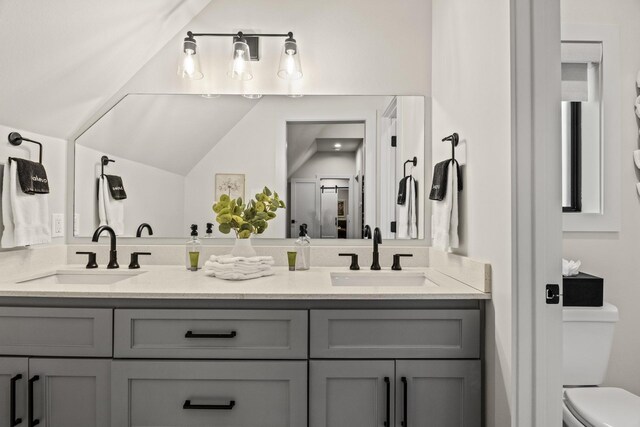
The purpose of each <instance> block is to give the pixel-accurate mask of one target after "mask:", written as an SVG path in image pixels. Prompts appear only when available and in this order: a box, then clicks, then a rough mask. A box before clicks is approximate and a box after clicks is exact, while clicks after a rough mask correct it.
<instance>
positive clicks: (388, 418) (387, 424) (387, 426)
mask: <svg viewBox="0 0 640 427" xmlns="http://www.w3.org/2000/svg"><path fill="white" fill-rule="evenodd" d="M384 382H385V384H386V385H387V413H386V418H385V422H384V427H391V381H389V377H384Z"/></svg>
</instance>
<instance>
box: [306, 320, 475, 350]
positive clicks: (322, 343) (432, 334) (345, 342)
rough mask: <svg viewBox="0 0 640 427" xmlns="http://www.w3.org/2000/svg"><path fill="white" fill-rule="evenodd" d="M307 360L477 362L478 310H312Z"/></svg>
mask: <svg viewBox="0 0 640 427" xmlns="http://www.w3.org/2000/svg"><path fill="white" fill-rule="evenodd" d="M310 334H311V357H312V358H366V359H372V358H383V359H384V358H390V359H391V358H393V359H402V358H406V359H414V358H415V359H431V358H433V359H448V358H451V359H472V358H479V357H480V310H474V309H470V310H312V311H311V332H310Z"/></svg>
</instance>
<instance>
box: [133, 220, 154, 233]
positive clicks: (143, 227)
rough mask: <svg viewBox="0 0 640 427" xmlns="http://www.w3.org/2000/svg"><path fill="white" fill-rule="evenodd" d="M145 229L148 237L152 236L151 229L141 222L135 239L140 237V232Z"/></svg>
mask: <svg viewBox="0 0 640 427" xmlns="http://www.w3.org/2000/svg"><path fill="white" fill-rule="evenodd" d="M145 228H146V229H147V231H149V236H153V228H151V226H150V225H149V224H147V223H146V222H143V223H142V224H140V226H139V227H138V231H136V237H142V231H143V230H144V229H145Z"/></svg>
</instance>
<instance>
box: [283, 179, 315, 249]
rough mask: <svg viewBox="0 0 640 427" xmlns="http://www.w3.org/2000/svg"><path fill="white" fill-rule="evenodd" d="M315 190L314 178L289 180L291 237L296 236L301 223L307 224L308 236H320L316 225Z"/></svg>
mask: <svg viewBox="0 0 640 427" xmlns="http://www.w3.org/2000/svg"><path fill="white" fill-rule="evenodd" d="M316 191H317V184H316V180H315V179H292V180H291V224H290V225H291V237H294V238H295V237H298V234H300V225H301V224H307V232H308V234H309V237H311V238H312V239H313V238H316V237H320V233H319V230H318V227H317V226H316V224H317V223H318V221H317V219H316V211H317V210H316Z"/></svg>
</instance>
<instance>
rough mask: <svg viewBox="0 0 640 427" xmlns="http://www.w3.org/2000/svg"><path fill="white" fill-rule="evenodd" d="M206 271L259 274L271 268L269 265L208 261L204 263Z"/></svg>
mask: <svg viewBox="0 0 640 427" xmlns="http://www.w3.org/2000/svg"><path fill="white" fill-rule="evenodd" d="M204 269H205V270H213V271H216V272H218V271H219V272H225V271H226V272H228V271H234V272H238V273H246V274H248V273H257V272H259V271H264V270H269V269H271V266H270V265H269V264H255V265H249V264H221V263H219V262H215V261H207V262H205V263H204Z"/></svg>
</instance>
